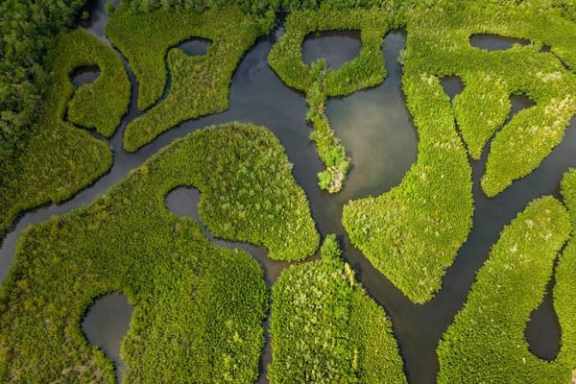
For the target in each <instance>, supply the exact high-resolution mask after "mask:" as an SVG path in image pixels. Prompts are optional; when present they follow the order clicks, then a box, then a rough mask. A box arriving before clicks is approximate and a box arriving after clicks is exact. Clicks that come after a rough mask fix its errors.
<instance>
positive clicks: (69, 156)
mask: <svg viewBox="0 0 576 384" xmlns="http://www.w3.org/2000/svg"><path fill="white" fill-rule="evenodd" d="M49 62H50V63H51V68H52V69H53V73H52V77H51V86H50V89H49V90H48V92H47V97H46V101H45V104H44V107H43V110H42V113H41V118H39V119H38V125H37V127H35V129H34V133H33V134H32V135H31V137H30V140H29V143H28V145H27V146H26V150H25V152H24V153H23V154H22V155H21V156H20V157H19V159H18V161H17V162H13V163H8V164H7V165H6V167H5V168H4V169H3V171H4V172H3V173H4V175H6V178H5V180H3V181H4V182H3V183H0V212H1V214H0V235H1V234H3V232H4V231H5V230H6V229H7V228H8V227H9V226H10V224H11V223H12V221H13V220H14V218H15V217H16V215H18V213H20V212H22V211H25V210H27V209H31V208H34V207H37V206H39V205H42V204H46V203H50V202H53V203H58V202H61V201H63V200H66V199H68V198H70V197H71V196H72V195H74V194H75V193H76V192H78V191H79V190H81V189H82V188H84V187H86V186H88V185H89V184H90V183H92V182H93V181H94V180H96V179H97V178H98V177H99V176H101V175H102V174H104V173H105V172H106V171H107V170H108V169H109V168H110V166H111V165H112V155H111V152H110V150H109V148H108V145H107V144H106V143H104V142H102V141H99V140H96V139H95V138H93V137H92V135H90V134H89V133H88V132H86V131H84V130H82V129H78V128H77V127H75V126H74V125H72V124H70V123H69V122H67V121H66V110H67V107H68V105H69V103H70V100H72V101H71V103H70V105H71V108H72V109H71V111H70V113H71V114H72V116H73V117H74V118H75V119H74V120H75V121H76V122H79V123H82V125H84V126H88V127H96V128H97V129H98V131H99V132H101V133H102V134H105V135H111V134H112V133H113V132H114V130H115V128H116V125H118V123H119V121H120V118H121V117H122V115H123V114H124V113H125V111H126V109H127V107H128V102H129V96H130V84H129V82H128V79H127V77H126V74H125V72H124V67H123V66H122V63H121V61H120V60H119V59H118V58H117V57H116V56H115V55H114V53H113V52H112V51H111V50H110V48H108V47H107V46H106V45H104V44H103V43H101V42H100V41H98V40H97V39H96V38H95V37H93V36H91V35H89V34H88V33H86V32H84V31H80V30H78V31H75V32H70V33H66V34H62V35H61V36H60V37H59V39H58V44H57V46H56V48H55V49H54V50H53V51H52V52H51V54H50V58H49ZM93 64H97V65H98V66H99V67H100V70H101V73H100V76H99V78H98V79H97V80H96V81H95V82H94V83H93V84H89V85H85V86H82V87H81V88H79V89H78V90H77V91H75V89H74V87H73V85H72V82H71V81H70V73H71V72H72V71H73V70H74V69H75V68H77V67H80V66H85V65H93Z"/></svg>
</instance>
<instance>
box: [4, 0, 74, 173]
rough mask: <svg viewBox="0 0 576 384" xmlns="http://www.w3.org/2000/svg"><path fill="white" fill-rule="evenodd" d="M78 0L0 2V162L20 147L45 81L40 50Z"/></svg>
mask: <svg viewBox="0 0 576 384" xmlns="http://www.w3.org/2000/svg"><path fill="white" fill-rule="evenodd" d="M83 4H84V1H82V0H62V1H57V2H56V1H49V0H41V1H22V0H3V1H2V2H0V15H1V16H0V162H2V163H6V162H8V161H14V160H13V158H14V157H18V155H19V154H20V151H21V150H22V148H23V147H24V146H25V144H26V141H27V139H28V137H29V136H30V132H31V123H33V122H34V121H35V120H36V119H37V117H38V110H39V106H40V101H41V100H42V97H43V96H45V92H44V89H45V88H46V87H47V85H48V73H47V72H48V71H47V70H46V67H45V53H46V51H47V50H48V49H49V48H51V47H52V46H53V41H54V39H55V37H56V35H57V34H58V32H59V31H62V30H64V29H65V27H66V26H68V24H69V23H70V22H71V21H72V19H73V17H74V15H75V14H76V13H77V12H78V10H79V9H80V7H81V6H82V5H83ZM4 168H5V167H4V166H3V167H2V169H0V177H3V173H4V172H3V171H4Z"/></svg>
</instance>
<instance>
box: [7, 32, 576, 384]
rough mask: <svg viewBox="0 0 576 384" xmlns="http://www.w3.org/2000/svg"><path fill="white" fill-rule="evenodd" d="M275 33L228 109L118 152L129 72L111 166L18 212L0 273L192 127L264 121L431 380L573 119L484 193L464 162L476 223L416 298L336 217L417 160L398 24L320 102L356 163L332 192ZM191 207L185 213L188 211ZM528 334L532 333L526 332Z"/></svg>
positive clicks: (249, 65) (413, 373)
mask: <svg viewBox="0 0 576 384" xmlns="http://www.w3.org/2000/svg"><path fill="white" fill-rule="evenodd" d="M104 24H105V23H104ZM100 25H101V24H96V26H95V27H94V28H95V30H93V32H94V33H96V34H98V33H99V32H100ZM90 28H92V27H90ZM280 34H281V29H278V30H277V31H276V32H275V33H272V34H271V35H270V36H269V37H268V38H264V39H261V40H259V41H258V42H257V44H256V45H255V46H254V47H253V48H252V49H251V50H250V51H249V52H248V53H247V55H246V56H245V57H244V59H243V60H242V62H241V64H240V66H239V68H238V69H237V71H236V73H235V75H234V77H233V81H232V85H231V97H230V103H231V106H230V109H229V110H227V111H226V112H224V113H221V114H218V115H213V116H208V117H205V118H201V119H198V120H191V121H188V122H185V123H183V124H180V125H179V126H177V127H175V128H174V129H171V130H169V131H167V132H165V133H164V134H163V135H161V136H160V137H159V138H158V139H156V140H155V141H154V142H153V143H151V144H149V145H147V146H146V147H144V148H142V149H141V150H140V151H138V152H137V153H126V152H125V151H123V150H122V146H121V137H122V134H123V130H124V128H125V126H126V124H127V123H128V122H129V121H131V120H132V119H133V118H134V117H135V116H137V115H138V111H137V110H136V98H137V83H136V81H135V79H134V76H133V74H132V73H130V78H131V81H132V86H133V93H132V101H131V107H130V111H129V113H128V114H127V115H126V117H125V118H124V119H123V121H122V124H121V127H120V129H119V130H118V132H117V133H116V134H115V136H114V137H113V138H112V139H111V141H110V147H111V149H112V151H113V153H114V165H113V167H112V169H111V171H110V172H109V173H108V174H107V175H105V176H104V177H102V178H100V179H99V180H98V181H97V182H96V183H94V185H92V186H91V187H89V188H87V189H86V190H84V191H82V192H80V193H79V194H77V195H76V196H75V197H74V198H73V199H71V200H69V201H67V202H65V203H64V204H62V205H58V206H54V205H53V206H47V207H42V208H39V209H36V210H33V211H31V212H28V213H26V214H24V215H23V216H22V217H21V218H20V219H19V220H18V222H17V224H16V225H15V226H14V228H13V229H12V231H11V232H10V233H9V234H8V236H7V237H6V238H5V239H4V241H3V243H2V248H1V249H0V278H3V277H4V276H5V274H6V272H7V270H8V268H9V266H10V263H11V259H12V257H13V255H14V251H15V244H16V241H17V239H18V237H19V236H20V234H21V233H22V231H23V230H24V229H25V227H26V226H28V225H30V224H34V223H40V222H43V221H45V220H47V219H48V218H49V217H50V216H52V215H54V214H64V213H66V212H69V211H70V210H71V209H73V208H77V207H80V206H85V205H87V204H89V203H90V202H92V201H94V200H95V199H96V198H98V197H99V196H100V195H101V194H102V193H103V192H105V191H106V190H107V189H108V188H109V187H110V186H112V185H114V184H116V183H118V182H120V181H121V180H123V179H124V178H125V177H126V176H127V175H128V173H129V171H130V170H132V169H134V168H137V167H138V166H140V165H141V164H142V163H143V162H144V161H145V160H146V159H148V158H149V157H150V156H152V155H153V154H154V153H156V152H157V151H158V150H160V149H161V148H163V147H165V146H166V145H167V144H169V143H170V142H172V141H173V140H175V139H177V138H180V137H182V136H185V135H187V134H188V133H190V132H191V131H193V130H196V129H199V128H202V127H205V126H207V125H211V124H219V123H225V122H230V121H245V122H252V123H256V124H260V125H263V126H265V127H267V128H269V129H270V130H272V131H273V132H274V134H275V135H276V136H277V137H278V138H279V140H280V141H281V143H282V144H283V146H284V147H285V149H286V152H287V154H288V157H289V159H290V161H291V162H292V163H293V164H294V176H295V178H296V180H297V182H298V183H299V184H300V185H301V186H302V187H303V188H304V190H305V191H306V194H307V196H308V199H309V201H310V205H311V210H312V213H313V216H314V219H315V221H316V223H317V226H318V229H319V231H320V232H321V233H322V235H326V234H328V233H336V234H337V235H338V236H339V237H340V239H341V240H342V241H343V248H344V253H345V257H346V258H347V260H348V261H349V262H350V263H351V264H352V266H353V267H354V269H355V271H356V272H357V274H358V277H359V279H360V280H361V282H362V284H363V286H364V287H365V288H366V289H367V291H368V293H369V294H370V295H371V296H372V297H373V298H374V299H375V300H376V301H377V302H378V303H379V304H381V305H382V306H383V307H384V308H385V309H386V311H387V312H388V314H389V315H390V317H391V318H392V321H393V326H394V331H395V334H396V336H397V338H398V341H399V345H400V349H401V353H402V356H403V358H404V361H405V368H406V372H407V375H408V378H409V382H410V383H411V384H431V383H434V382H435V376H436V372H437V368H438V363H437V358H436V352H435V350H436V346H437V344H438V341H439V339H440V337H441V335H442V334H443V333H444V331H445V330H446V328H447V327H448V325H449V324H450V323H451V321H452V319H453V317H454V315H455V314H456V312H457V311H458V310H459V309H460V308H461V306H462V304H463V302H464V300H465V298H466V295H467V293H468V291H469V289H470V286H471V284H472V282H473V280H474V277H475V274H476V272H477V271H478V269H479V268H480V267H481V265H482V264H483V262H484V261H485V259H486V256H487V255H488V253H489V249H490V247H491V245H492V244H494V243H495V242H496V240H497V239H498V236H499V233H500V231H501V230H502V228H503V227H504V225H506V224H507V223H509V222H510V221H511V220H512V219H513V218H514V217H515V216H516V215H517V213H519V212H520V211H522V210H523V209H524V208H525V206H526V205H527V204H528V203H529V202H530V201H531V200H533V199H535V198H537V197H540V196H542V195H545V194H555V193H557V190H558V185H559V182H560V179H561V176H562V174H563V173H564V172H565V171H566V170H567V169H568V167H574V166H576V156H574V155H573V154H574V153H576V122H575V121H572V124H571V127H570V128H569V129H568V130H567V132H566V137H565V138H564V140H563V142H562V144H561V145H560V146H558V147H557V148H556V149H555V150H554V152H553V153H552V154H551V155H550V156H549V157H548V158H547V159H546V160H545V161H544V162H543V163H542V165H541V166H540V167H539V168H538V169H537V170H536V171H535V172H534V173H532V174H531V175H530V176H528V177H526V178H524V179H522V180H520V181H518V182H516V183H514V184H513V185H512V186H511V187H510V188H509V189H507V190H506V191H505V192H503V193H502V194H500V195H499V196H498V197H496V198H493V199H488V198H486V197H485V196H484V194H483V193H482V191H481V189H480V183H479V181H480V177H481V176H482V173H483V170H484V165H485V162H486V154H485V155H484V156H483V158H482V160H480V161H473V162H472V168H473V175H474V199H475V207H476V209H475V213H474V229H473V231H472V233H471V234H470V237H469V239H468V241H467V242H466V243H465V244H464V246H463V247H462V249H461V250H460V252H459V254H458V257H457V258H456V261H455V263H454V265H453V266H452V267H451V268H450V269H449V270H448V273H447V275H446V276H445V279H444V285H443V289H442V291H441V292H440V293H439V294H438V295H437V297H436V298H435V299H434V300H433V301H431V302H430V303H428V304H426V305H415V304H412V303H411V302H410V301H409V300H408V299H406V298H405V297H404V296H403V295H402V294H401V293H400V292H399V291H398V290H397V289H396V288H395V287H394V286H393V285H392V284H391V283H390V282H389V281H388V280H387V279H386V278H385V277H384V276H383V275H382V274H380V273H379V272H378V271H376V270H375V269H374V268H373V267H372V266H371V264H370V263H369V262H368V261H367V259H366V258H365V257H363V255H362V254H361V253H360V252H358V251H357V250H356V249H355V248H353V247H352V246H351V245H350V244H349V242H348V240H347V238H346V236H345V232H344V230H343V228H342V225H341V213H342V206H343V204H345V203H346V202H347V201H349V200H350V199H355V198H360V197H364V196H367V195H370V194H372V195H377V194H381V193H383V192H385V191H388V190H389V189H390V188H392V187H393V186H395V185H397V184H398V183H399V182H400V181H401V180H402V177H403V175H404V174H405V172H406V171H407V170H408V169H409V167H410V166H411V164H413V163H414V161H415V160H416V156H417V154H416V147H417V133H416V131H415V129H414V127H413V125H412V123H411V120H410V117H409V114H408V112H407V111H406V108H405V106H404V97H403V94H402V91H401V88H400V84H401V83H400V80H401V75H402V68H401V66H400V65H399V63H398V60H397V59H398V55H399V53H400V51H401V49H402V48H403V47H404V42H405V37H404V35H403V33H401V32H392V33H390V34H389V35H388V36H387V37H386V39H385V40H384V44H383V47H384V50H383V51H384V53H383V54H384V56H385V60H386V65H387V68H388V73H389V74H388V77H387V79H386V80H385V82H384V83H383V84H382V85H380V86H378V87H375V88H373V89H369V90H364V91H361V92H358V93H356V94H354V95H352V96H349V97H346V98H340V99H331V100H329V102H328V104H327V115H328V118H329V119H330V121H331V124H332V126H333V127H334V129H335V130H336V132H337V134H338V136H339V137H341V138H342V140H343V142H344V144H345V146H346V148H347V149H348V151H349V153H350V155H351V156H352V158H353V163H354V167H353V169H352V171H351V173H350V176H349V178H348V180H347V183H346V186H345V189H344V190H343V191H342V192H341V193H340V194H337V195H334V196H333V195H328V194H326V193H324V192H322V191H320V190H319V189H318V187H317V182H316V174H317V172H318V171H319V170H320V169H321V163H320V161H319V159H318V157H317V154H316V152H315V149H314V146H313V145H312V143H311V142H310V140H309V134H310V131H311V128H310V127H309V126H308V125H307V124H306V122H305V115H306V110H307V108H306V103H305V100H304V98H303V96H302V95H301V94H299V93H297V92H295V91H292V90H290V89H289V88H287V87H286V86H284V85H283V84H282V82H281V81H280V80H279V79H278V77H277V76H276V75H275V74H274V73H273V72H272V70H271V69H270V67H269V65H268V63H267V56H268V52H269V51H270V48H271V46H272V45H273V44H274V42H275V40H276V39H277V37H278V36H279V35H280ZM100 36H102V35H100ZM332 45H333V47H334V48H333V49H335V52H334V53H331V55H335V56H336V60H337V59H338V55H339V53H338V52H339V46H340V45H339V43H338V40H335V41H334V43H332ZM345 55H348V53H346V54H345ZM178 193H179V195H176V196H172V197H170V196H169V197H168V200H169V201H168V202H167V204H169V206H170V207H171V209H173V210H174V211H175V212H176V213H178V211H179V210H180V209H183V210H184V209H186V210H188V211H182V213H181V214H187V215H188V214H189V215H194V214H195V213H194V211H193V210H194V209H195V208H194V207H190V206H189V204H190V203H191V202H193V201H194V199H196V201H197V197H194V196H193V193H192V196H190V195H189V194H187V193H184V192H178ZM172 199H173V200H172ZM190 209H192V211H189V210H190ZM214 241H215V242H216V243H218V244H220V245H222V246H232V247H239V248H243V249H245V250H247V251H248V252H249V253H251V254H252V255H253V256H254V257H255V258H256V259H257V260H258V261H259V262H260V264H261V265H262V267H263V269H264V271H265V275H266V280H267V283H268V284H272V283H273V281H274V280H275V279H276V278H277V276H278V274H279V273H280V271H281V269H282V268H283V266H282V265H277V264H276V263H272V262H270V261H268V260H267V259H266V257H265V254H264V251H263V250H262V249H261V248H257V247H253V246H249V245H246V244H240V243H229V242H221V241H219V240H217V239H214ZM548 297H549V296H548ZM546 300H549V298H548V299H546ZM101 308H103V306H101V305H97V306H94V307H92V308H91V309H90V312H89V317H87V319H86V321H85V322H84V326H83V328H84V331H85V333H86V334H87V335H88V338H89V340H90V341H91V342H93V343H97V341H92V340H91V339H90V338H91V337H90V336H89V335H90V334H95V333H97V332H99V330H102V329H103V328H102V324H103V323H102V322H101V321H89V320H90V319H94V318H96V319H98V318H102V317H101V316H103V313H104V312H106V313H109V314H113V313H115V312H114V311H110V310H109V308H108V309H107V308H106V307H105V306H104V309H101ZM551 311H552V312H553V308H552V307H551V306H550V305H547V304H546V301H545V303H544V304H543V306H542V307H541V308H539V313H540V312H541V313H542V314H543V315H544V316H545V317H546V316H549V315H550V314H551ZM120 312H122V311H120ZM123 313H125V312H123ZM552 315H553V313H552ZM124 318H125V316H124V315H118V316H117V317H116V316H114V315H112V317H110V318H108V319H107V320H106V324H108V325H107V328H106V329H109V328H108V326H110V327H111V333H110V334H113V335H119V336H117V338H118V339H117V340H116V341H115V342H117V343H119V342H120V340H119V338H120V337H121V335H123V333H122V332H120V331H121V330H123V329H124V324H125V322H123V321H124V320H123V319H124ZM546 327H548V326H546ZM552 333H553V331H552ZM528 337H529V338H530V337H531V336H530V334H528ZM553 339H554V337H540V338H537V339H536V338H535V339H534V340H531V343H532V344H531V345H540V347H535V348H534V350H538V349H539V348H546V347H547V346H550V347H551V348H550V350H553V348H554V345H553V343H554V340H553ZM270 356H271V354H270V349H269V348H268V349H267V350H266V352H265V355H264V357H263V367H264V366H265V365H266V364H267V362H269V359H270ZM116 362H117V363H118V364H121V362H119V361H116ZM263 367H262V368H263ZM266 382H267V381H266V378H265V372H264V371H262V375H261V378H260V380H259V383H266Z"/></svg>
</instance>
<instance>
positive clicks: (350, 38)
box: [302, 31, 361, 69]
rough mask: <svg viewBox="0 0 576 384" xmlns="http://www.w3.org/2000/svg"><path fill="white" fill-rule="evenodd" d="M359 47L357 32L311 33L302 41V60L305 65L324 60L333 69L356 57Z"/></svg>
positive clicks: (358, 33) (358, 34)
mask: <svg viewBox="0 0 576 384" xmlns="http://www.w3.org/2000/svg"><path fill="white" fill-rule="evenodd" d="M360 47H361V40H360V32H359V31H325V32H313V33H311V34H309V35H308V36H306V38H305V39H304V44H303V46H302V58H303V61H304V63H306V64H312V63H313V62H315V61H316V60H319V59H325V60H326V64H327V65H328V67H330V68H332V69H334V68H338V67H341V66H342V65H343V64H345V63H346V62H348V61H350V60H352V59H354V58H355V57H356V56H358V54H359V53H360Z"/></svg>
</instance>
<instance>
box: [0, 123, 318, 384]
mask: <svg viewBox="0 0 576 384" xmlns="http://www.w3.org/2000/svg"><path fill="white" fill-rule="evenodd" d="M290 169H291V168H290V165H289V164H288V162H287V159H286V156H285V154H284V152H283V150H282V148H281V147H280V144H279V143H278V141H277V140H276V138H275V137H274V136H273V135H272V134H271V133H269V132H268V131H267V130H265V129H263V128H259V127H255V126H249V125H238V124H229V125H227V126H221V127H216V128H209V129H204V130H202V131H197V132H195V133H193V134H191V135H189V136H187V137H186V138H184V139H182V140H180V141H178V142H175V143H173V144H172V145H170V146H169V147H168V148H166V149H165V150H163V151H161V152H160V153H159V154H157V155H155V156H154V157H153V158H152V159H151V160H149V161H147V162H146V163H145V164H144V165H143V166H141V167H140V168H139V169H137V170H136V171H135V172H133V173H132V174H131V175H130V176H129V177H128V178H127V179H126V180H125V181H123V182H122V183H120V184H119V185H117V186H115V187H113V188H111V190H109V191H108V192H107V193H106V194H104V195H102V196H101V197H100V198H99V199H98V200H96V201H95V202H94V203H92V204H91V205H90V206H88V207H86V208H82V209H77V210H74V211H72V212H71V213H69V214H66V215H63V216H58V217H54V218H52V219H51V220H49V221H48V222H46V223H43V224H39V225H34V226H32V227H30V228H29V229H28V230H27V231H26V232H25V234H24V235H23V236H22V237H21V238H20V240H19V243H18V247H17V254H16V259H15V264H14V266H13V268H12V269H11V271H10V274H9V276H8V277H7V280H6V281H5V282H4V284H3V289H2V294H1V296H0V380H1V381H2V382H4V383H22V382H24V381H25V382H32V383H47V382H58V380H60V381H63V382H107V383H112V382H113V372H112V366H111V364H110V362H108V361H106V359H105V357H104V355H103V354H102V353H101V352H100V351H98V350H97V349H95V348H93V347H91V346H89V345H88V344H87V342H86V340H85V339H84V337H83V336H82V334H81V331H80V321H81V319H82V316H83V313H84V312H85V311H86V309H87V307H88V305H89V304H90V303H91V302H92V300H94V298H95V297H98V296H100V295H103V294H105V293H108V292H112V291H119V292H123V293H124V294H126V295H127V296H128V298H129V301H130V303H131V304H132V305H134V308H135V309H134V314H133V318H132V321H131V324H130V329H129V333H128V335H127V336H126V338H125V339H124V340H123V344H122V349H121V355H122V359H123V361H124V362H125V363H126V365H127V367H128V368H127V371H126V372H125V378H124V380H125V381H126V382H128V383H130V382H134V383H158V382H173V383H178V382H190V381H194V382H203V383H253V382H254V381H255V379H256V376H257V372H258V361H259V356H260V353H261V349H262V346H263V337H262V336H263V335H262V321H263V317H264V313H265V310H266V306H267V299H268V292H267V290H266V287H265V284H264V279H263V274H262V271H261V269H260V267H259V265H258V264H257V262H255V261H254V260H253V259H252V258H251V257H250V256H249V255H248V254H246V253H245V252H243V251H240V250H228V249H224V248H219V247H217V246H214V245H212V244H211V243H210V242H209V241H208V240H207V239H206V238H205V237H204V235H203V231H202V229H201V226H200V225H199V224H198V223H196V222H194V221H193V220H192V219H190V218H181V217H177V216H175V215H173V214H172V213H171V212H170V211H169V210H168V209H167V208H166V206H165V202H164V199H165V196H166V194H167V193H168V192H170V191H171V190H172V189H173V188H175V187H176V186H180V185H193V186H195V187H197V188H198V189H199V190H200V191H201V193H202V195H201V202H200V216H201V218H202V221H203V222H205V223H207V225H208V226H209V227H210V230H211V231H213V232H214V233H216V234H217V235H222V236H225V237H229V238H232V239H234V240H248V241H251V242H254V243H257V244H264V245H265V246H267V247H268V248H269V249H270V256H271V257H273V258H281V259H295V258H302V257H305V256H306V255H308V254H311V253H313V252H314V251H315V248H316V245H317V242H318V238H317V234H316V232H315V229H314V226H313V223H312V219H311V217H310V214H309V211H308V207H307V202H306V199H305V197H304V194H303V192H302V190H301V189H300V188H298V187H297V186H296V184H295V182H294V179H293V177H292V176H291V174H290Z"/></svg>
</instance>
